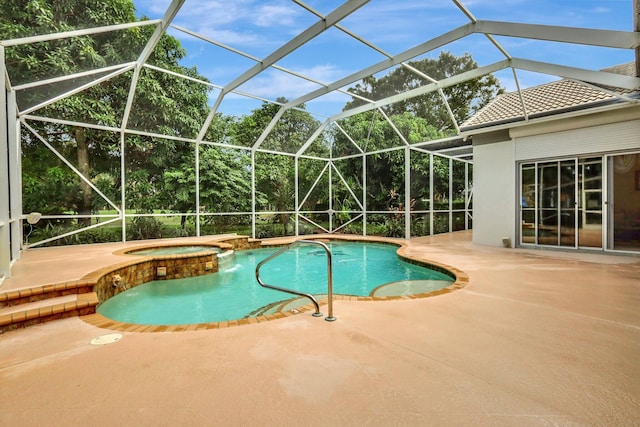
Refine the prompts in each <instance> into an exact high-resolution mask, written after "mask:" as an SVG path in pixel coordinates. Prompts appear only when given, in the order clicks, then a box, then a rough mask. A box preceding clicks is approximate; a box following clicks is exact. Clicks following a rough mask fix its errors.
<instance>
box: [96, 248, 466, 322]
mask: <svg viewBox="0 0 640 427" xmlns="http://www.w3.org/2000/svg"><path fill="white" fill-rule="evenodd" d="M328 245H329V247H330V248H331V251H332V253H333V292H334V294H344V295H358V296H368V295H370V293H371V291H372V290H373V289H375V288H376V287H378V286H380V285H383V284H387V283H393V282H396V283H397V282H400V283H402V284H403V286H406V284H407V283H410V282H406V281H419V282H415V283H421V286H422V287H421V291H423V290H424V289H425V288H424V286H425V283H426V284H427V287H428V288H429V289H427V290H436V289H440V288H443V287H446V286H448V285H450V284H451V283H453V281H454V280H453V279H452V278H451V277H450V276H448V275H446V274H444V273H441V272H438V271H434V270H431V269H428V268H424V267H420V266H417V265H414V264H410V263H407V262H404V261H402V260H401V259H400V258H398V256H397V255H396V250H397V247H396V246H392V245H384V244H377V243H360V242H357V243H356V242H330V243H328ZM277 249H278V248H273V249H272V248H270V249H257V250H248V251H239V252H236V257H235V260H234V261H233V262H232V263H230V264H229V266H228V267H227V268H225V269H223V270H221V271H219V272H218V273H214V274H208V275H204V276H199V277H192V278H187V279H175V280H164V281H154V282H149V283H145V284H143V285H140V286H136V287H134V288H132V289H129V290H127V291H126V292H123V293H120V294H118V295H116V296H114V297H113V298H111V299H109V300H107V301H106V302H104V303H103V304H101V305H100V307H99V308H98V312H99V313H100V314H102V315H103V316H105V317H108V318H110V319H114V320H118V321H120V322H126V323H137V324H148V325H176V324H188V323H205V322H219V321H224V320H234V319H241V318H244V317H247V316H249V315H251V313H255V312H256V311H258V310H259V309H260V308H261V307H265V306H267V305H269V304H272V303H274V302H277V301H285V300H289V299H291V298H292V297H294V296H292V295H289V294H285V293H282V292H278V291H274V290H271V289H265V288H262V287H261V286H259V285H258V283H257V281H256V278H255V268H256V265H257V264H258V262H260V261H261V260H263V259H264V258H266V257H268V256H269V255H270V254H272V253H273V252H275V251H276V250H277ZM261 277H262V279H263V281H264V282H265V283H268V284H273V285H276V286H281V287H287V288H292V289H296V290H298V291H301V292H305V293H310V294H314V295H322V294H326V293H327V258H326V253H325V251H324V250H323V249H322V248H318V247H317V246H297V247H293V248H292V249H291V250H289V251H288V252H286V253H285V254H283V255H281V256H280V257H278V258H275V259H274V260H272V261H271V262H269V263H267V264H265V265H264V266H263V267H262V270H261ZM307 302H308V300H307Z"/></svg>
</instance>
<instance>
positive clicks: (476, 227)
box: [473, 107, 640, 246]
mask: <svg viewBox="0 0 640 427" xmlns="http://www.w3.org/2000/svg"><path fill="white" fill-rule="evenodd" d="M485 132H486V133H483V134H477V135H473V150H474V169H473V171H474V176H473V182H474V188H473V191H474V212H473V217H474V218H473V242H474V243H476V244H481V245H489V246H501V245H502V244H503V242H502V239H503V238H505V237H507V238H509V239H511V242H512V244H513V245H515V242H516V237H517V236H516V228H517V224H516V221H517V214H518V204H517V203H516V198H517V194H518V188H517V185H518V183H517V180H518V175H517V163H518V162H520V161H527V160H538V159H545V158H561V157H571V156H582V155H588V154H596V153H597V154H604V153H616V152H624V151H626V150H638V149H640V109H639V108H638V107H631V108H628V109H627V110H625V111H615V112H605V113H600V114H592V115H588V116H586V117H585V116H580V117H565V118H563V119H561V120H557V121H547V122H545V123H537V124H530V125H525V126H521V127H517V128H512V129H502V130H500V131H495V130H494V131H489V132H487V131H485Z"/></svg>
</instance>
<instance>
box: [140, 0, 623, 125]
mask: <svg viewBox="0 0 640 427" xmlns="http://www.w3.org/2000/svg"><path fill="white" fill-rule="evenodd" d="M461 3H462V4H463V5H464V7H466V8H467V10H468V11H469V12H470V13H471V14H472V15H473V16H474V17H475V18H476V19H478V20H492V21H508V22H517V23H530V24H541V25H558V26H568V27H583V28H591V29H607V30H622V31H632V30H633V13H632V11H633V4H632V0H501V1H496V0H461ZM134 4H135V7H136V10H137V14H138V16H139V17H141V16H146V17H149V18H151V19H156V18H161V17H162V16H163V14H164V13H165V11H166V8H167V6H168V5H169V4H170V0H134ZM305 4H306V5H308V6H309V7H310V9H312V11H309V10H306V9H305V8H303V7H301V6H300V5H299V4H297V3H296V2H294V1H292V0H234V1H229V0H186V1H185V3H184V5H183V6H182V8H181V9H180V11H179V13H178V14H177V16H176V17H175V19H174V20H173V25H175V26H177V27H181V28H185V29H187V30H189V31H191V32H194V33H197V34H199V35H201V36H203V37H205V38H207V39H210V40H214V41H216V42H218V43H220V44H223V45H225V46H227V47H230V48H232V49H235V50H237V51H240V52H242V53H244V54H246V55H247V56H249V57H248V58H247V57H245V56H241V55H238V54H236V53H232V52H230V51H229V50H226V49H224V48H221V47H218V46H215V45H213V44H211V43H208V42H206V41H203V40H201V39H199V38H196V37H193V36H192V35H189V34H187V33H185V32H183V31H179V30H176V29H174V28H171V29H169V30H168V33H169V34H171V35H173V36H175V37H177V38H178V39H179V40H180V42H181V44H182V46H183V47H184V48H185V49H186V50H187V57H186V58H184V59H183V61H182V63H181V64H182V65H185V66H189V67H191V66H196V67H197V69H198V72H199V73H200V74H201V75H204V76H205V77H207V78H208V79H209V81H211V82H212V83H214V84H217V85H219V86H224V85H226V84H228V83H229V82H231V81H233V80H234V79H235V78H237V77H238V76H240V75H242V73H244V72H246V71H247V70H249V69H250V68H251V67H253V66H254V65H255V64H256V60H261V59H263V58H265V57H267V56H268V55H269V54H271V53H272V52H274V51H275V50H276V49H278V48H279V47H281V46H282V45H283V44H285V43H286V42H288V41H290V40H291V39H293V38H294V37H296V36H297V35H299V34H300V33H302V32H303V31H304V30H305V29H307V28H308V27H310V26H311V25H313V24H314V23H316V22H317V21H318V19H319V18H318V17H317V16H316V15H315V14H314V13H313V12H317V13H319V14H322V15H328V14H329V13H331V12H332V11H333V10H334V9H336V8H337V7H339V6H340V5H341V4H342V2H341V1H335V0H307V1H306V2H305ZM467 23H469V18H467V16H466V15H465V14H464V13H463V12H462V11H461V10H460V8H458V7H457V6H456V4H455V3H454V2H453V1H451V0H421V1H420V0H393V1H392V0H372V1H371V2H369V3H367V4H366V5H364V6H363V7H361V8H360V9H358V10H357V11H356V12H354V13H353V14H351V15H350V16H347V17H346V18H345V19H343V20H342V21H340V25H341V26H342V27H343V28H344V29H345V30H347V31H349V32H351V33H352V34H355V35H356V36H357V37H360V38H361V39H364V40H366V41H367V42H369V43H370V44H372V45H374V46H375V47H376V48H378V49H379V50H382V51H383V52H385V53H386V54H389V55H396V54H398V53H401V52H403V51H405V50H407V49H410V48H411V47H414V46H416V45H419V44H421V43H423V42H425V41H428V40H430V39H433V38H435V37H437V36H439V35H441V34H443V33H445V32H447V31H451V30H453V29H455V28H457V27H459V26H462V25H465V24H467ZM496 40H497V41H498V43H500V45H501V46H502V47H503V48H504V49H505V50H506V51H507V52H508V53H509V54H510V55H511V56H512V57H516V58H523V59H530V60H535V61H543V62H549V63H556V64H561V65H568V66H572V67H578V68H585V69H590V70H598V69H601V68H605V67H609V66H612V65H616V64H621V63H626V62H630V61H632V60H633V58H634V56H633V51H631V50H621V49H605V48H598V47H585V46H578V45H571V44H565V43H553V42H542V41H537V40H529V39H521V38H513V37H502V36H496ZM442 50H445V51H449V52H451V53H454V54H456V55H462V54H464V53H470V54H471V55H472V57H473V59H474V60H475V61H476V62H477V63H478V65H480V66H483V65H489V64H491V63H494V62H497V61H500V60H502V59H504V56H503V55H502V54H501V53H500V52H499V51H498V49H497V48H496V47H495V46H494V45H493V44H492V43H491V42H490V41H489V40H488V39H487V38H486V37H485V36H483V35H477V34H474V35H471V36H467V37H465V38H463V39H461V40H458V41H456V42H454V43H451V44H449V45H446V46H444V47H443V48H441V49H436V50H434V51H431V52H428V53H427V54H425V55H422V56H420V57H417V58H416V59H422V58H431V59H436V58H437V57H438V55H439V54H440V52H441V51H442ZM384 59H386V56H384V54H383V53H380V52H379V51H377V50H375V49H373V48H371V47H368V46H366V45H364V44H362V43H360V42H358V41H357V40H356V39H355V38H353V37H352V36H350V35H348V34H347V33H346V32H344V31H341V30H340V29H336V28H330V29H328V30H327V31H325V32H324V33H322V34H321V35H320V36H318V37H317V38H316V39H314V40H311V41H310V42H308V43H306V44H305V45H303V46H301V47H300V48H298V49H297V50H296V51H294V52H293V53H292V54H290V55H288V56H286V57H285V58H283V59H282V60H280V61H278V62H277V63H276V65H278V66H279V67H282V68H284V69H286V70H289V71H291V72H294V73H300V74H303V75H305V76H308V77H310V78H312V79H314V80H316V81H318V82H320V83H324V84H328V83H332V82H334V81H337V80H339V79H341V78H343V77H346V76H348V75H350V74H352V73H354V72H357V71H358V70H360V69H362V68H365V67H367V66H370V65H373V64H376V63H378V62H380V61H382V60H384ZM388 71H389V70H386V71H385V72H383V73H380V74H377V75H376V77H378V78H379V77H381V76H382V75H384V74H386V73H387V72H388ZM495 76H496V77H497V78H498V79H499V80H500V82H501V84H502V86H503V87H505V88H506V89H507V90H508V91H513V90H515V89H516V84H515V79H514V76H513V73H512V72H511V71H510V70H503V71H500V72H498V73H496V74H495ZM517 76H518V82H519V83H520V86H521V87H523V88H526V87H530V86H535V85H538V84H542V83H546V82H549V81H551V80H555V79H557V77H553V76H547V75H543V74H538V73H532V72H526V71H518V73H517ZM319 87H321V86H319V85H318V84H316V83H313V82H308V81H305V80H303V79H300V78H298V77H295V76H292V75H291V74H288V73H286V72H283V71H280V70H276V69H273V68H269V69H267V70H265V71H263V72H262V73H260V74H259V75H258V76H256V77H254V78H253V79H251V80H250V81H248V82H246V83H244V84H242V85H241V86H240V87H238V89H237V90H238V91H240V92H242V93H248V94H253V95H255V96H257V97H259V98H263V99H268V100H276V99H277V98H278V97H285V98H286V99H288V100H292V99H295V98H297V97H299V96H301V95H303V94H305V93H308V92H311V91H313V90H315V89H318V88H319ZM344 89H346V87H345V88H344ZM218 93H219V92H218V91H215V90H214V91H213V92H212V93H211V95H210V104H213V102H214V101H215V99H216V98H217V95H218ZM349 100H350V97H349V96H347V95H344V94H341V93H333V94H328V95H325V96H323V97H321V98H319V99H317V100H314V101H310V102H308V103H307V104H306V108H307V110H308V111H309V112H311V113H314V114H316V113H317V118H318V119H322V118H323V117H326V116H330V115H332V114H335V113H338V112H339V111H341V110H342V107H343V106H344V105H345V103H346V102H348V101H349ZM261 104H262V101H261V100H256V99H252V98H248V97H244V96H240V95H227V96H226V97H225V98H224V100H223V101H222V103H221V104H220V107H219V111H220V112H222V113H226V114H234V115H242V114H250V113H251V110H253V109H256V108H259V107H260V105H261Z"/></svg>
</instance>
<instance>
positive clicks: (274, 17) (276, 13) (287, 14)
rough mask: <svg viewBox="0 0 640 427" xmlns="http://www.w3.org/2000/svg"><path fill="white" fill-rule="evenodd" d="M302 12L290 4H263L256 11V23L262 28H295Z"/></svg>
mask: <svg viewBox="0 0 640 427" xmlns="http://www.w3.org/2000/svg"><path fill="white" fill-rule="evenodd" d="M300 11H301V10H300V8H294V7H292V6H291V5H290V4H288V3H287V4H283V3H276V4H261V5H260V6H259V7H258V8H257V9H256V13H255V16H254V22H255V24H256V25H258V26H260V27H275V26H283V25H284V26H295V25H296V18H297V17H298V16H299V15H300Z"/></svg>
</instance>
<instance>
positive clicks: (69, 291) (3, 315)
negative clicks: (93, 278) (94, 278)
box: [0, 285, 98, 334]
mask: <svg viewBox="0 0 640 427" xmlns="http://www.w3.org/2000/svg"><path fill="white" fill-rule="evenodd" d="M49 287H55V285H47V287H42V288H46V289H45V292H41V291H42V289H41V288H30V289H22V290H20V291H10V292H5V293H0V334H1V333H4V332H8V331H12V330H15V329H21V328H26V327H27V326H32V325H37V324H40V323H45V322H49V321H52V320H58V319H65V318H67V317H73V316H84V315H87V314H93V313H95V312H96V306H97V305H98V295H97V294H96V293H95V292H93V291H89V292H86V286H78V287H73V286H69V287H66V288H65V289H51V288H49ZM78 291H85V292H78ZM27 294H29V295H27Z"/></svg>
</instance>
